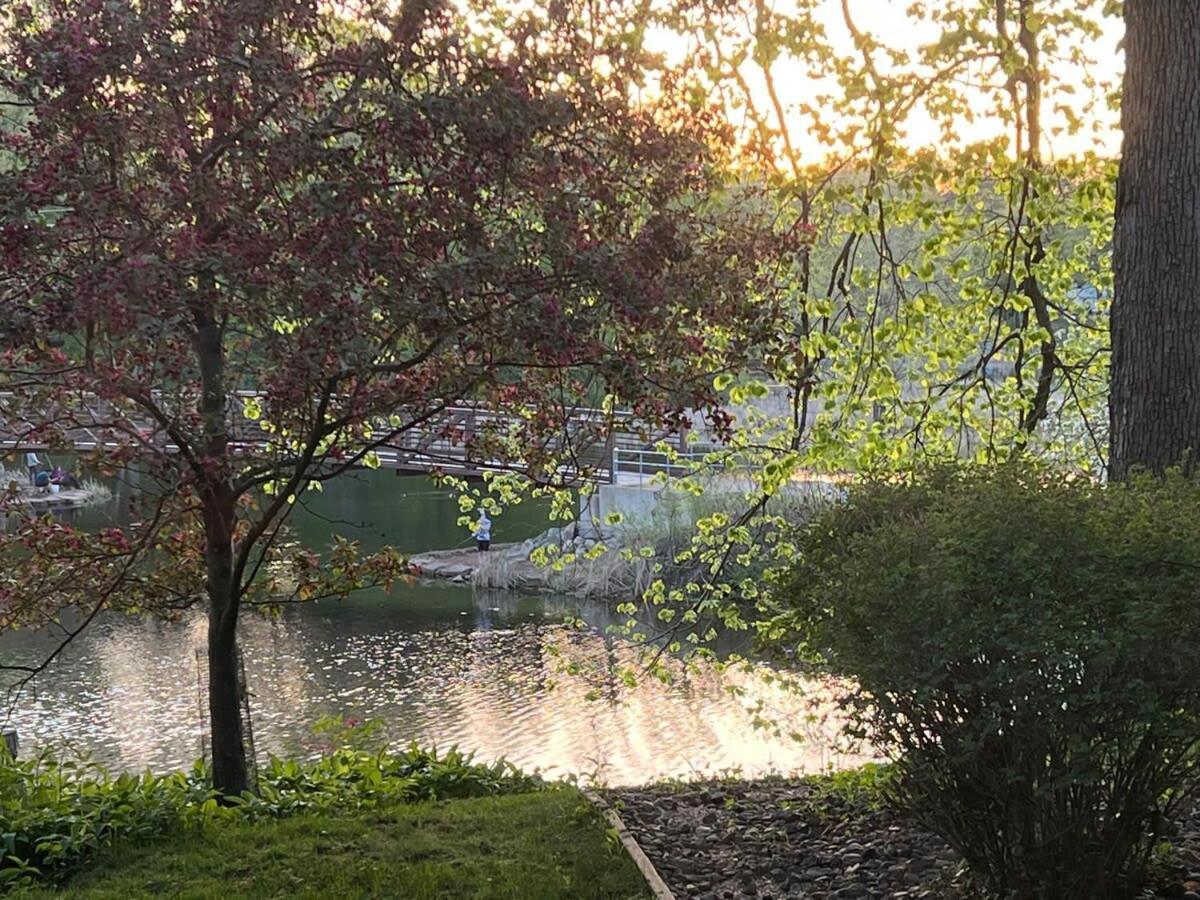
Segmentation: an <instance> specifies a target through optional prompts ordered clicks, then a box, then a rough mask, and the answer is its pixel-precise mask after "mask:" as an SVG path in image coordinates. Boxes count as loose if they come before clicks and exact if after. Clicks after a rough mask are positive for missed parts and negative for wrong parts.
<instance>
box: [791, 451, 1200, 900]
mask: <svg viewBox="0 0 1200 900" xmlns="http://www.w3.org/2000/svg"><path fill="white" fill-rule="evenodd" d="M777 600H778V602H779V604H780V610H779V611H778V620H777V622H776V623H775V625H776V630H775V634H777V635H778V634H782V635H787V637H786V638H784V639H783V640H784V642H785V643H786V644H787V645H788V646H789V647H793V648H796V649H798V650H799V651H800V652H801V653H807V654H809V655H810V657H811V658H812V659H814V660H816V661H819V662H820V663H821V664H822V665H824V666H825V667H826V668H827V670H828V671H831V672H832V673H833V674H835V675H838V676H845V678H846V681H845V682H843V683H844V684H845V685H846V687H845V688H844V696H843V701H844V703H845V706H846V708H847V711H848V720H849V723H850V725H849V729H850V732H851V734H852V735H853V736H854V737H857V738H861V739H864V740H866V741H868V742H869V743H871V744H873V745H874V746H875V747H876V748H878V749H880V750H882V751H884V752H886V753H887V754H889V755H890V756H891V757H893V758H894V759H895V760H896V768H897V773H898V778H897V779H896V780H894V781H892V782H890V783H889V791H890V792H891V794H892V795H893V799H895V800H897V801H898V802H901V803H902V804H904V806H905V807H906V808H907V809H908V810H910V811H911V812H912V813H913V814H914V815H916V816H917V817H918V818H919V819H920V820H921V821H922V822H923V823H924V824H926V825H927V826H928V827H929V828H931V829H932V830H934V831H935V832H937V833H939V834H940V835H942V836H943V837H944V838H945V839H946V840H947V841H949V842H950V843H951V845H952V846H954V847H955V848H956V849H957V850H958V851H959V852H960V853H961V854H962V855H963V857H964V858H965V859H966V860H967V862H968V864H969V865H970V866H971V868H972V870H973V871H974V873H975V874H976V875H977V876H978V878H979V879H980V881H981V882H982V883H983V885H984V886H985V887H986V888H987V889H988V890H990V891H991V892H993V893H994V894H995V895H997V896H1010V897H1020V898H1046V900H1070V898H1083V897H1089V898H1105V897H1114V898H1115V897H1128V896H1132V895H1133V893H1135V886H1136V884H1138V883H1139V882H1140V880H1141V879H1142V877H1143V876H1144V872H1145V865H1146V862H1147V859H1148V857H1149V855H1150V853H1151V852H1152V849H1153V847H1154V843H1155V840H1156V837H1157V836H1158V835H1159V834H1160V833H1161V827H1162V825H1163V823H1164V820H1166V819H1169V817H1170V816H1171V815H1172V814H1173V813H1174V811H1175V809H1176V807H1177V805H1178V804H1179V803H1180V802H1182V801H1183V800H1184V799H1185V798H1187V797H1188V796H1189V795H1191V794H1192V793H1193V792H1194V791H1195V789H1196V787H1197V781H1198V775H1200V770H1198V768H1197V763H1198V761H1200V754H1198V752H1197V744H1198V741H1200V717H1198V715H1197V714H1198V712H1200V651H1198V648H1200V485H1198V484H1196V483H1194V482H1189V481H1187V480H1185V479H1184V478H1182V477H1180V476H1172V477H1169V478H1167V479H1165V480H1163V481H1151V480H1138V481H1134V482H1131V483H1126V484H1121V485H1109V486H1104V485H1099V484H1095V483H1091V482H1089V481H1086V480H1083V479H1077V478H1072V477H1070V476H1065V475H1056V474H1053V473H1048V472H1043V471H1040V470H1037V469H1031V468H1024V467H1016V466H1007V467H999V468H990V469H983V470H979V469H968V468H957V467H955V468H946V469H939V470H934V471H931V472H927V473H924V474H923V475H922V476H921V477H919V478H916V479H914V480H911V481H907V482H897V481H892V482H878V483H868V484H863V485H861V486H858V487H856V488H854V489H853V490H852V491H851V492H850V495H849V498H848V500H847V502H846V503H845V504H844V505H841V506H839V507H837V508H834V509H830V510H829V511H827V512H826V513H825V514H823V515H822V516H821V517H819V518H818V519H817V520H816V521H815V522H814V523H813V524H812V525H811V526H810V527H809V528H807V529H806V530H805V531H804V533H803V535H802V536H801V538H800V540H799V554H798V559H797V563H796V564H795V566H794V569H793V570H792V572H791V573H790V575H789V577H788V579H787V582H786V584H785V585H784V586H783V587H782V588H781V589H780V590H779V592H778V597H777Z"/></svg>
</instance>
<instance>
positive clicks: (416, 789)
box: [0, 746, 546, 889]
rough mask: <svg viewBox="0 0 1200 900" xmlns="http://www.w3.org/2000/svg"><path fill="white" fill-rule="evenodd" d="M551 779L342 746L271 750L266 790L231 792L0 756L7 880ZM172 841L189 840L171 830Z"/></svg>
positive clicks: (207, 781) (511, 790)
mask: <svg viewBox="0 0 1200 900" xmlns="http://www.w3.org/2000/svg"><path fill="white" fill-rule="evenodd" d="M545 787H546V785H545V784H544V783H543V782H542V781H541V780H540V779H538V778H536V777H533V776H529V775H525V774H523V773H521V772H520V771H518V770H517V769H515V768H513V767H512V766H511V765H510V764H508V763H506V762H503V761H500V762H496V763H490V764H481V763H476V762H475V761H474V760H473V759H472V758H471V757H470V756H468V755H464V754H462V753H460V752H458V751H456V750H450V751H448V752H446V753H442V754H439V753H437V752H433V751H427V750H422V749H420V748H417V747H415V746H414V747H411V748H409V749H408V750H404V751H400V752H387V751H378V752H370V751H366V750H356V749H351V748H342V749H338V750H336V751H334V752H333V753H330V754H329V755H327V756H324V757H322V758H321V759H319V760H316V761H314V762H308V763H298V762H295V761H293V760H278V759H273V760H271V762H270V763H269V764H268V765H267V766H265V767H264V768H263V769H262V770H261V771H260V772H259V773H258V791H257V793H256V794H250V793H246V794H244V795H242V796H241V797H237V798H224V802H218V797H219V796H220V795H219V794H218V792H216V791H215V790H214V789H213V787H212V780H211V775H210V773H209V772H208V771H207V770H206V769H205V768H204V767H203V766H197V767H196V768H195V769H194V770H193V771H192V772H186V773H185V772H174V773H170V774H166V775H153V774H151V773H146V774H144V775H131V774H122V775H119V776H112V775H109V774H108V773H106V772H105V771H104V770H103V769H101V768H100V767H98V766H96V765H95V764H92V763H87V762H71V761H61V760H55V759H52V758H50V757H47V756H41V757H38V758H35V759H31V760H28V761H24V762H12V761H7V762H4V763H2V764H0V842H2V845H3V846H2V849H3V861H2V862H0V889H4V888H14V887H18V886H22V885H31V884H34V883H36V882H39V881H58V880H61V879H63V878H65V877H67V876H69V875H70V874H72V873H73V872H75V871H76V870H77V869H78V868H79V867H80V866H81V865H82V864H84V863H85V862H87V861H88V860H90V859H91V858H92V857H93V856H95V855H96V854H97V853H98V852H100V851H102V850H104V849H105V848H106V847H109V846H110V845H111V844H113V843H114V842H115V841H125V842H130V841H132V842H145V841H151V840H155V839H158V838H162V837H164V836H172V837H174V838H178V837H179V835H181V834H188V835H190V836H191V837H189V839H188V841H185V842H183V843H190V842H191V838H192V837H195V836H196V835H198V834H201V833H202V832H204V830H205V829H212V828H218V829H223V828H231V829H235V830H236V829H238V828H243V827H248V826H247V825H246V823H252V822H256V821H261V820H266V819H281V818H287V817H290V816H296V815H308V816H312V815H321V816H338V815H351V816H353V815H359V816H362V815H365V814H366V813H367V812H368V811H377V810H384V809H387V808H390V807H393V806H396V805H398V804H405V803H420V802H433V801H441V800H448V799H462V798H472V797H494V796H500V795H507V794H517V793H534V792H538V791H540V790H542V789H544V788H545ZM172 843H173V844H178V843H180V841H178V840H174V841H173V842H172Z"/></svg>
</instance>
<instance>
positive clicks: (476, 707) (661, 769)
mask: <svg viewBox="0 0 1200 900" xmlns="http://www.w3.org/2000/svg"><path fill="white" fill-rule="evenodd" d="M127 500H128V497H127V496H126V494H125V492H124V491H123V490H118V491H117V492H116V495H115V496H114V500H113V502H112V505H111V506H110V507H109V508H107V509H92V510H85V511H82V513H81V514H80V521H81V523H83V524H91V523H92V522H93V521H95V522H96V523H97V524H98V523H99V522H100V521H104V520H106V519H111V517H113V516H117V517H119V516H120V510H121V507H122V505H123V504H124V503H126V502H127ZM306 502H307V504H308V506H309V507H310V508H309V509H308V510H307V511H305V512H304V513H303V515H302V517H298V523H297V532H298V534H299V536H300V538H301V539H302V540H303V541H304V542H305V543H307V544H310V545H313V546H320V545H321V544H322V543H324V542H327V541H328V539H329V536H330V534H331V533H337V534H343V535H346V536H349V537H354V538H357V539H359V540H361V541H362V542H363V543H364V545H366V546H368V547H373V546H379V545H381V544H384V543H393V544H394V545H396V546H397V547H399V548H400V549H402V550H404V551H406V552H418V551H422V550H430V549H444V548H447V547H453V546H459V545H466V544H467V543H468V542H469V535H468V534H467V533H466V532H465V531H464V530H463V529H461V528H460V527H458V526H457V524H456V519H457V517H458V508H457V504H456V502H455V498H454V497H453V496H452V495H451V494H449V493H448V492H446V491H443V490H439V489H437V488H436V487H435V486H434V485H433V484H432V483H431V482H430V481H429V480H427V479H424V478H415V477H403V478H399V477H396V476H394V475H393V474H391V473H387V472H380V471H377V472H364V473H361V474H358V475H356V476H353V477H349V478H346V479H341V480H339V481H337V482H334V483H333V484H331V485H330V486H329V487H328V489H327V491H326V492H325V493H324V494H320V495H311V496H310V497H309V498H307V501H306ZM546 524H547V523H546V521H545V512H544V510H542V509H539V508H535V507H529V508H518V509H515V510H511V511H509V512H506V514H505V515H504V516H501V517H500V518H499V519H497V521H496V523H495V527H494V532H495V538H496V540H497V541H506V540H519V539H523V538H525V537H528V536H530V535H532V534H534V533H536V532H537V531H539V530H541V529H542V528H543V527H545V525H546ZM575 617H578V618H581V619H583V620H584V621H585V622H586V623H587V624H588V627H587V628H583V629H579V628H575V627H570V626H568V625H566V624H564V620H566V619H573V618H575ZM616 623H617V617H616V616H615V615H614V614H613V613H612V612H611V610H610V608H609V607H608V606H607V605H606V604H601V603H594V602H584V601H579V600H573V599H570V598H562V597H535V596H520V595H518V594H513V593H509V592H482V591H473V590H472V589H471V588H469V587H462V586H454V585H445V584H425V583H417V584H414V585H398V586H397V587H396V588H395V589H394V590H392V591H391V592H389V593H385V592H383V591H373V592H363V593H360V594H358V595H355V596H354V597H352V598H350V599H348V600H345V601H340V602H339V601H322V602H319V603H313V604H307V605H301V606H293V607H289V608H287V609H286V610H285V611H284V612H283V614H282V615H280V616H279V617H277V618H273V619H272V618H266V617H262V616H260V615H258V614H256V613H249V614H245V615H244V617H243V620H242V631H241V634H242V639H241V643H242V649H243V653H244V656H245V662H246V669H247V680H248V684H249V689H250V693H251V721H252V726H253V733H254V741H255V746H256V751H257V754H258V756H259V758H260V759H265V757H266V756H267V755H268V754H275V755H284V754H286V755H312V754H314V753H317V752H319V751H320V748H321V744H320V742H319V741H317V740H316V739H315V738H314V735H313V725H314V724H315V723H316V721H317V720H318V719H320V718H321V717H323V716H327V715H336V716H343V717H351V718H354V719H368V718H370V719H378V720H380V721H381V722H382V724H383V733H384V734H385V735H386V737H387V739H388V740H389V741H390V742H393V743H394V744H396V745H401V744H406V743H408V742H409V741H414V740H415V741H418V742H419V743H421V744H425V745H429V744H432V745H436V746H438V747H443V748H445V747H449V746H451V745H458V746H459V747H460V748H462V749H465V750H472V751H474V752H476V754H477V755H478V756H479V757H480V758H482V759H494V758H497V757H500V756H504V757H506V758H508V759H510V760H511V761H513V762H514V763H517V764H518V765H521V766H523V767H525V768H529V769H538V770H541V771H543V772H545V773H547V774H549V775H553V776H565V775H575V776H580V777H584V778H587V777H597V778H600V779H603V780H605V781H607V782H608V783H611V784H636V783H644V782H648V781H653V780H656V779H660V778H664V777H689V776H698V775H713V774H719V773H722V772H728V771H735V770H736V771H739V772H740V773H741V774H743V775H747V776H750V775H761V774H765V773H768V772H782V773H792V772H796V771H801V770H804V771H813V770H817V769H820V768H824V767H827V766H829V765H838V764H841V763H843V762H849V761H848V760H842V759H841V758H839V757H838V756H836V755H835V754H833V753H832V752H831V750H830V743H829V740H828V739H827V737H826V736H825V735H824V734H821V733H817V732H815V731H814V728H815V726H813V725H811V724H810V723H809V722H808V718H809V717H808V712H809V706H808V704H807V703H806V702H804V701H803V700H802V699H801V698H799V697H797V696H795V695H794V694H793V693H789V692H787V691H784V690H782V689H780V688H777V687H774V686H771V685H769V684H766V683H764V681H763V680H762V679H760V678H758V677H756V676H755V675H754V674H753V673H752V672H744V671H729V670H726V671H724V672H722V671H718V670H716V669H704V670H701V671H698V672H688V671H684V670H683V669H682V668H680V670H679V672H678V674H677V677H676V678H674V679H673V681H672V682H671V683H669V684H663V683H661V682H659V681H657V680H655V679H640V680H639V682H638V684H637V685H636V686H634V687H628V686H625V685H624V684H622V682H621V679H620V677H619V672H620V670H621V669H622V667H625V666H630V665H633V666H636V665H637V662H638V661H637V658H636V655H635V654H634V652H633V649H632V648H631V647H630V646H629V645H628V644H626V643H625V642H623V641H622V640H620V639H619V638H615V637H613V636H612V635H611V634H609V633H608V632H607V629H608V627H609V626H611V625H614V624H616ZM204 635H205V620H204V618H203V616H202V615H201V614H199V613H197V614H195V615H191V616H186V617H184V619H183V620H181V621H177V622H165V621H159V620H146V619H132V618H127V617H123V616H116V615H113V616H108V617H107V618H102V619H101V620H99V621H98V622H96V623H93V626H92V627H91V628H90V629H89V630H87V631H85V632H84V633H83V634H82V635H81V636H80V637H79V638H78V639H77V640H76V641H75V642H74V643H73V644H72V645H71V646H70V647H69V648H68V649H67V650H66V651H65V652H64V653H63V655H62V656H61V657H60V658H59V659H58V660H56V661H55V663H54V664H52V666H51V667H50V668H49V669H48V670H47V671H45V672H43V673H42V674H41V675H39V676H38V679H37V681H36V682H35V684H34V685H33V687H31V688H29V689H27V690H26V691H25V692H24V693H22V694H21V696H19V697H18V698H16V701H15V703H14V704H13V705H12V708H11V711H10V712H9V716H8V725H7V727H9V728H13V727H15V728H16V729H17V730H18V731H19V732H20V735H21V741H22V753H23V754H25V753H27V752H32V750H33V749H35V748H41V747H54V748H57V749H63V750H67V751H69V752H79V753H83V754H87V755H89V756H91V757H92V758H95V759H96V760H98V761H100V762H102V763H103V764H105V765H107V766H109V767H110V768H114V769H134V770H140V769H145V768H151V769H154V770H163V769H175V768H181V767H186V766H190V765H191V763H192V762H193V761H194V760H195V759H196V758H197V757H198V756H199V755H200V753H201V751H202V734H203V729H204V718H205V717H204V703H205V700H204V696H203V693H202V689H201V685H202V683H203V678H204V675H203V670H202V668H201V661H202V656H203V655H202V654H200V656H199V657H198V655H197V651H199V650H201V649H202V648H203V645H204ZM734 644H736V638H731V639H730V641H729V642H727V646H733V645H734ZM51 646H53V637H52V636H51V635H48V634H34V633H11V634H7V635H3V636H0V660H3V661H4V662H5V663H10V664H11V663H18V662H24V661H29V660H33V659H36V658H38V656H39V654H40V653H44V652H45V650H46V649H47V648H48V647H51ZM568 669H570V670H571V671H572V672H575V673H576V674H568V671H567V670H568ZM757 707H761V709H762V710H764V711H765V712H766V713H767V714H768V717H769V718H770V719H771V721H772V722H774V723H775V724H776V725H779V726H780V727H781V730H782V732H784V733H787V732H796V733H808V738H807V739H806V740H803V741H797V740H794V739H793V738H791V737H787V736H782V735H781V734H777V733H775V731H773V730H769V729H763V728H756V727H755V726H754V724H753V722H752V716H751V714H750V712H749V710H750V709H752V708H757Z"/></svg>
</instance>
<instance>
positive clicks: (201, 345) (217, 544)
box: [196, 315, 250, 796]
mask: <svg viewBox="0 0 1200 900" xmlns="http://www.w3.org/2000/svg"><path fill="white" fill-rule="evenodd" d="M222 331H223V329H222V328H221V326H220V324H219V323H217V322H216V321H214V320H213V319H212V318H211V317H208V316H205V315H201V316H199V317H198V320H197V332H196V356H197V359H198V361H199V365H200V391H201V394H200V415H201V418H202V420H203V424H204V446H203V466H202V474H201V477H200V494H201V497H200V502H201V506H202V508H203V514H204V534H205V549H204V561H205V566H206V580H207V584H206V585H205V587H206V589H207V593H208V713H209V723H210V725H211V729H212V761H213V787H215V788H216V789H217V791H219V792H220V793H222V794H224V795H226V796H237V795H238V794H241V793H242V792H244V791H246V790H248V789H249V787H250V779H249V771H248V767H247V765H246V744H245V739H244V737H243V734H242V709H241V699H242V683H241V673H240V668H239V666H238V653H237V622H238V608H239V605H240V600H241V590H240V587H241V586H240V585H239V584H237V583H236V582H235V581H234V571H233V541H234V528H235V525H236V522H237V516H236V508H237V498H236V497H235V496H234V493H233V489H232V487H231V482H230V472H229V429H228V424H227V422H226V420H225V404H226V402H227V393H226V390H225V353H224V347H223V343H222V341H223V335H222Z"/></svg>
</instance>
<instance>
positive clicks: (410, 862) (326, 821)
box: [17, 789, 649, 900]
mask: <svg viewBox="0 0 1200 900" xmlns="http://www.w3.org/2000/svg"><path fill="white" fill-rule="evenodd" d="M17 896H19V897H26V898H34V897H50V896H70V897H80V898H101V897H111V898H122V900H127V898H133V897H147V896H156V897H157V896H166V897H182V898H192V897H195V898H221V900H229V898H234V897H253V898H260V897H334V898H339V900H353V898H358V897H397V898H422V897H512V898H522V900H525V898H530V900H532V898H558V897H561V898H564V900H565V898H588V897H594V898H614V900H616V898H635V897H636V898H644V897H647V896H649V892H648V891H647V890H646V887H645V883H644V882H643V881H642V880H641V877H640V875H639V874H638V872H637V869H636V868H635V867H634V865H633V863H632V862H630V860H629V858H628V857H627V856H626V855H625V853H624V851H623V850H621V848H620V845H619V844H617V843H616V842H615V841H612V840H610V839H609V837H608V834H607V831H606V827H605V822H604V820H603V819H602V818H601V817H600V816H599V815H597V814H596V813H595V812H594V811H593V809H592V808H591V806H590V805H588V804H587V801H586V800H584V798H583V797H582V796H581V795H580V794H579V793H577V792H575V791H573V790H567V789H561V790H553V791H546V792H543V793H536V794H516V795H510V796H502V797H485V798H481V799H475V800H451V801H447V802H443V803H421V804H412V805H400V806H393V807H389V808H387V809H383V810H373V811H370V812H360V813H351V814H348V815H346V816H338V817H330V816H297V817H295V818H290V819H282V820H268V821H258V822H232V823H222V824H219V825H218V824H214V825H212V826H209V827H208V828H207V829H206V830H205V831H202V832H199V833H186V834H180V835H178V836H173V837H167V838H163V839H160V840H155V841H152V842H148V843H118V844H116V845H114V846H113V847H112V848H110V849H108V850H105V851H104V852H103V853H102V854H101V855H100V856H99V857H98V858H97V859H96V860H94V861H93V862H92V863H91V864H90V865H89V866H87V867H86V868H85V869H84V870H82V871H81V872H79V873H78V874H77V875H76V876H75V877H74V878H72V879H71V880H70V881H68V882H67V883H66V884H64V885H63V886H62V887H61V889H60V890H59V891H57V892H56V891H54V890H51V889H48V888H42V889H38V890H29V891H25V892H23V893H18V894H17Z"/></svg>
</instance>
